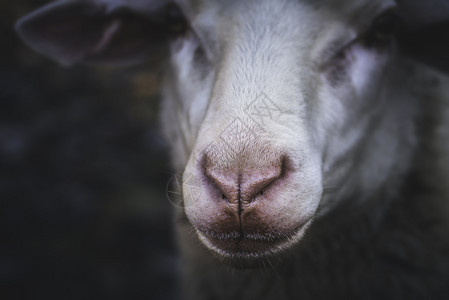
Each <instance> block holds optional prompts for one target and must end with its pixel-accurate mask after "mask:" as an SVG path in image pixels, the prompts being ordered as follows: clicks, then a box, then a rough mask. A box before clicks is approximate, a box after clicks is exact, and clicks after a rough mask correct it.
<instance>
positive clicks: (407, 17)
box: [397, 0, 449, 73]
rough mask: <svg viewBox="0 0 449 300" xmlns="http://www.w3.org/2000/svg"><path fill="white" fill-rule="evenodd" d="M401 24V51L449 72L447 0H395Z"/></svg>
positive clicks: (448, 2)
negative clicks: (402, 21)
mask: <svg viewBox="0 0 449 300" xmlns="http://www.w3.org/2000/svg"><path fill="white" fill-rule="evenodd" d="M397 2H398V6H399V9H400V11H401V14H402V16H403V18H404V26H403V28H402V29H401V30H400V32H399V33H398V41H399V45H400V48H401V51H402V52H403V53H404V54H405V55H407V56H409V57H411V58H413V59H416V60H419V61H422V62H424V63H426V64H428V65H430V66H431V67H433V68H435V69H438V70H440V71H443V72H445V73H449V1H446V0H425V1H423V0H398V1H397Z"/></svg>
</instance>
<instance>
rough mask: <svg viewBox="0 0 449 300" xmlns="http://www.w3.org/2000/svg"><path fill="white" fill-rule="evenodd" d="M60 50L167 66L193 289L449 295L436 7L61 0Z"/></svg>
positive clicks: (57, 16)
mask: <svg viewBox="0 0 449 300" xmlns="http://www.w3.org/2000/svg"><path fill="white" fill-rule="evenodd" d="M17 31H18V33H19V35H20V36H21V37H22V39H23V40H24V41H25V42H26V43H27V44H29V45H30V46H31V47H33V48H34V49H35V50H36V51H38V52H40V53H42V54H43V55H45V56H47V57H49V58H52V59H54V60H56V61H57V62H59V63H61V64H63V65H73V64H77V63H88V64H98V63H101V64H114V65H127V64H130V63H138V62H141V61H142V60H148V59H150V60H151V61H152V62H153V63H154V64H159V65H160V66H163V68H164V70H165V79H164V83H163V86H162V98H163V99H162V111H161V124H162V129H163V133H164V135H165V137H166V139H167V141H169V143H170V145H171V151H172V153H171V157H172V165H173V168H174V170H176V171H179V172H183V178H182V184H181V186H180V187H179V188H180V191H181V193H182V196H181V199H180V205H179V206H177V207H176V208H175V209H176V216H177V217H176V225H177V230H178V239H179V245H180V249H181V252H182V257H183V261H184V270H183V272H184V283H183V290H184V291H185V294H186V297H187V298H188V299H343V298H345V299H444V298H447V297H449V284H448V283H449V259H448V258H449V242H448V229H449V224H448V221H447V216H448V213H449V211H448V207H449V206H448V200H449V199H448V195H449V191H448V187H447V181H448V175H449V174H448V169H449V160H448V155H447V154H448V152H449V151H448V145H447V144H448V143H447V140H448V137H449V136H448V131H449V130H448V127H447V126H448V123H449V122H448V119H449V118H448V117H449V112H448V107H449V106H448V98H449V97H448V96H447V95H449V94H448V92H449V90H448V86H449V85H448V79H447V77H446V73H447V72H448V71H449V54H448V53H449V47H448V45H447V43H446V38H448V37H449V36H448V34H447V32H448V31H449V4H448V3H447V2H444V1H443V0H441V1H438V0H431V1H418V0H397V1H396V2H395V1H392V0H377V1H368V0H342V1H332V0H317V1H308V0H279V1H269V0H259V1H255V0H247V1H200V0H197V1H193V0H190V1H187V0H186V1H177V2H172V1H163V0H148V1H143V0H142V1H141V0H128V1H121V0H115V1H114V0H79V1H76V0H62V1H57V2H54V3H51V4H49V5H47V6H45V7H43V8H41V9H39V10H37V11H36V12H34V13H31V14H30V15H28V16H26V17H24V18H22V19H21V20H19V22H18V23H17Z"/></svg>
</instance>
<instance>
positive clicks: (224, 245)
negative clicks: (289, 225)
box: [198, 229, 300, 258]
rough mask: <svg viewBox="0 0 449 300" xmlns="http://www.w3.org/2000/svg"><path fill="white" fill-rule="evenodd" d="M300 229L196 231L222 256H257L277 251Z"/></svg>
mask: <svg viewBox="0 0 449 300" xmlns="http://www.w3.org/2000/svg"><path fill="white" fill-rule="evenodd" d="M299 230H300V229H296V230H293V231H290V232H288V233H285V234H267V233H264V234H260V233H245V232H244V233H239V232H232V233H226V234H217V233H211V232H203V231H198V233H199V236H200V239H201V240H202V241H203V243H205V244H206V246H207V247H208V248H211V249H212V250H214V251H215V252H216V253H218V254H219V255H221V256H224V257H230V258H232V257H239V258H245V257H246V258H257V257H263V256H267V255H271V254H274V253H276V252H278V251H279V250H280V249H281V248H283V247H282V246H283V245H286V244H288V243H289V242H290V241H291V237H293V236H295V235H296V234H297V232H298V231H299Z"/></svg>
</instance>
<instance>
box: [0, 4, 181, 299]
mask: <svg viewBox="0 0 449 300" xmlns="http://www.w3.org/2000/svg"><path fill="white" fill-rule="evenodd" d="M47 2H48V1H41V0H21V1H1V2H0V12H1V18H0V22H1V26H0V37H1V39H2V41H1V47H0V51H1V52H0V53H1V55H0V299H2V300H9V299H46V300H52V299H58V300H61V299H177V296H178V295H177V293H178V289H177V281H178V280H177V274H178V272H179V269H180V263H179V260H178V258H177V253H176V244H175V242H174V230H173V225H172V217H173V216H172V214H171V204H170V202H169V201H168V199H167V195H166V186H167V182H168V181H169V179H170V178H171V176H172V175H173V173H172V170H171V169H170V165H169V164H168V157H167V146H166V144H165V143H164V141H163V140H162V138H161V136H160V134H159V132H158V128H157V127H158V126H157V111H158V106H159V103H158V95H157V91H158V86H159V76H158V74H157V72H155V71H154V70H153V71H152V70H151V68H150V66H148V65H144V66H139V67H132V68H126V69H108V68H99V67H83V66H78V67H72V68H62V67H60V66H58V65H57V64H56V63H53V62H50V61H48V60H47V59H45V58H43V57H41V56H39V55H38V54H35V53H34V52H32V50H31V49H29V48H28V47H27V46H25V45H24V44H23V43H22V42H21V41H20V40H19V39H18V37H17V36H16V35H15V33H14V30H13V26H14V23H15V21H16V20H17V19H18V18H19V17H21V16H23V15H25V14H27V13H28V12H30V11H32V10H34V9H36V8H37V7H39V6H41V5H43V4H45V3H47Z"/></svg>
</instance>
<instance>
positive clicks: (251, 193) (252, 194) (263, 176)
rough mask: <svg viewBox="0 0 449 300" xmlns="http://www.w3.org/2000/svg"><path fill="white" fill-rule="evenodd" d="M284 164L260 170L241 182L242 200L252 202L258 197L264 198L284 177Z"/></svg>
mask: <svg viewBox="0 0 449 300" xmlns="http://www.w3.org/2000/svg"><path fill="white" fill-rule="evenodd" d="M283 169H284V166H283V163H282V162H280V163H279V164H273V165H271V166H267V167H265V168H260V169H258V171H257V172H256V173H253V174H251V175H249V176H247V177H246V178H244V180H242V182H241V191H242V200H245V201H251V200H252V199H254V198H256V196H263V195H264V194H265V192H266V191H267V190H268V189H269V188H270V185H271V184H273V183H274V182H275V181H276V180H278V179H279V178H281V177H282V174H283Z"/></svg>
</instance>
